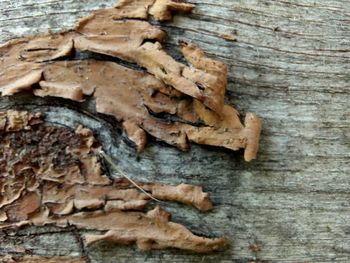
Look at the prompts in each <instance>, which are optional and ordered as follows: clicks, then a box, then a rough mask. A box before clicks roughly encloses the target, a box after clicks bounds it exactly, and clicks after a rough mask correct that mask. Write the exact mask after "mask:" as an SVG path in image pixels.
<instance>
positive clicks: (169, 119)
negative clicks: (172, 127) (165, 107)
mask: <svg viewBox="0 0 350 263" xmlns="http://www.w3.org/2000/svg"><path fill="white" fill-rule="evenodd" d="M144 107H145V108H146V109H147V111H148V113H149V114H150V115H151V116H152V117H154V118H156V119H158V120H160V121H162V122H164V123H168V124H174V123H184V124H189V125H191V126H195V127H206V125H205V123H203V122H202V121H197V122H190V121H186V120H184V119H182V118H181V117H178V116H176V115H173V114H170V113H168V112H154V111H152V109H151V108H149V107H148V106H147V105H144Z"/></svg>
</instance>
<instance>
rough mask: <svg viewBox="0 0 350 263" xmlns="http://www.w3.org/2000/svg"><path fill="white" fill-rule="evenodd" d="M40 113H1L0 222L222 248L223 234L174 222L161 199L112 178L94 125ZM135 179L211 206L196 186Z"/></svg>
mask: <svg viewBox="0 0 350 263" xmlns="http://www.w3.org/2000/svg"><path fill="white" fill-rule="evenodd" d="M40 116H41V115H40V114H39V113H36V114H30V113H28V112H18V111H7V112H1V113H0V123H1V127H0V147H1V149H3V150H2V151H1V152H0V229H7V228H14V227H15V228H17V227H20V226H23V225H36V226H43V225H48V224H54V225H57V226H60V227H65V226H68V225H70V226H71V225H74V226H76V227H78V228H80V229H87V230H98V231H102V233H101V234H99V235H96V234H94V235H91V234H87V235H86V236H85V239H86V242H87V244H92V243H95V242H97V241H100V240H106V241H112V242H115V243H119V244H132V243H137V245H138V246H139V248H140V249H144V250H149V249H163V248H169V247H173V248H179V249H185V250H191V251H194V252H199V253H204V252H211V251H215V250H218V249H221V248H223V247H225V245H226V240H225V239H224V238H214V239H211V238H205V237H199V236H196V235H194V234H192V233H191V232H190V231H189V230H188V229H186V228H185V227H184V226H182V225H180V224H177V223H173V222H171V221H170V214H169V213H167V212H165V211H164V210H162V209H161V208H160V207H158V206H157V207H155V208H153V209H151V210H149V209H146V206H147V205H148V204H149V203H150V201H151V200H150V198H149V197H148V196H147V195H146V194H144V193H141V192H140V191H138V190H137V189H136V188H135V187H134V186H133V185H132V184H130V182H129V181H126V180H125V179H121V180H115V181H113V180H111V179H110V178H109V177H107V176H106V175H105V174H104V172H103V168H102V166H101V164H100V162H99V160H98V157H97V153H98V152H99V150H100V146H99V144H98V142H97V141H96V140H95V138H94V136H93V134H92V132H91V131H90V130H89V129H86V128H83V127H82V126H79V127H78V128H77V129H76V130H75V131H73V130H71V129H69V128H65V127H58V126H53V125H50V124H48V123H44V122H43V120H42V119H41V118H40ZM138 184H139V185H140V186H142V187H143V188H144V189H145V190H146V191H147V192H149V193H150V194H152V195H153V196H155V197H156V198H158V199H160V200H169V201H176V202H180V203H184V204H187V205H191V206H193V207H196V208H197V209H199V210H200V211H207V210H210V209H211V208H212V203H211V201H210V199H209V196H208V194H207V193H204V192H203V191H202V188H201V187H198V186H192V185H186V184H181V185H178V186H170V185H165V184H160V183H142V182H138ZM147 210H148V211H147ZM145 211H146V212H145Z"/></svg>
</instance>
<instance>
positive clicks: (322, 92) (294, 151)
mask: <svg viewBox="0 0 350 263" xmlns="http://www.w3.org/2000/svg"><path fill="white" fill-rule="evenodd" d="M191 2H193V3H196V4H197V8H196V9H195V11H194V13H193V14H192V15H190V16H177V17H176V18H175V19H174V21H173V22H172V23H167V24H164V25H163V27H164V29H165V30H166V31H167V32H168V33H169V44H168V45H167V48H168V50H169V51H170V52H171V53H173V54H174V55H177V56H178V54H179V53H178V49H177V46H176V43H177V41H178V40H180V39H182V40H185V41H193V42H196V43H198V44H199V45H200V46H201V47H202V48H204V49H205V50H206V51H207V52H208V53H209V54H211V55H213V56H216V57H219V58H220V59H222V60H223V61H225V62H226V63H227V64H228V65H229V68H230V76H229V77H230V86H229V90H228V93H227V101H228V103H230V104H232V105H235V106H236V107H237V108H238V109H239V110H240V111H241V112H242V113H244V112H247V111H253V112H257V113H258V114H259V115H260V116H261V117H262V118H263V119H264V130H263V135H262V139H261V149H260V152H259V158H258V160H257V161H254V162H252V163H244V161H243V158H242V156H240V155H238V154H235V153H232V152H229V151H222V150H218V149H213V148H206V147H200V146H193V147H192V150H191V151H190V152H189V153H185V154H182V153H180V152H179V151H178V150H176V149H174V148H171V147H168V146H165V145H161V144H158V143H156V142H154V143H152V144H151V145H150V146H149V147H148V148H147V150H146V152H145V153H144V154H142V156H140V158H139V159H136V158H135V155H134V150H133V149H132V147H130V145H129V144H128V143H127V142H126V141H125V139H123V138H122V137H121V136H120V134H121V133H120V129H119V128H118V125H117V124H115V123H113V121H112V120H110V119H104V118H101V116H96V115H94V114H91V113H89V112H93V111H90V110H89V109H93V106H92V105H90V104H89V103H88V104H86V105H84V106H83V107H79V106H77V105H65V102H62V101H59V102H53V101H47V100H41V99H35V100H33V101H32V102H30V103H29V104H28V98H26V97H25V96H17V97H15V98H11V99H8V98H5V99H1V100H0V109H5V108H8V107H17V108H28V109H36V110H47V112H48V118H49V120H50V121H53V122H59V123H62V124H68V125H70V126H74V125H76V124H77V123H83V124H85V125H87V126H89V127H91V128H92V129H94V131H95V132H97V133H98V134H99V138H100V139H101V140H102V141H103V142H104V144H105V146H110V148H109V150H110V152H111V153H113V155H114V156H115V157H116V158H117V159H118V160H119V164H120V165H121V166H122V167H123V168H124V169H125V170H126V171H127V172H129V173H130V174H131V175H132V176H134V177H135V178H136V177H139V178H141V179H143V180H149V181H152V180H157V181H162V182H169V183H180V182H185V181H186V182H188V183H193V184H201V185H203V186H204V188H205V190H207V191H209V192H210V193H211V195H212V197H213V200H214V203H215V205H216V208H215V210H214V211H213V212H210V213H209V214H200V213H198V212H197V211H194V210H193V209H191V208H186V207H183V206H180V205H175V204H168V205H167V206H166V209H167V210H169V211H171V212H172V213H173V215H174V216H173V220H175V221H178V222H181V223H184V224H185V225H187V226H189V227H190V229H191V230H192V231H194V232H196V233H199V234H213V235H217V236H218V235H226V236H227V237H228V238H229V239H230V240H231V247H230V249H228V250H227V251H225V252H222V253H217V254H212V255H194V254H189V253H185V252H181V251H177V250H167V251H156V252H149V253H144V252H140V251H138V250H137V249H136V248H135V247H119V246H115V245H108V244H99V245H94V246H92V247H89V248H85V247H83V246H82V244H81V243H80V240H79V236H80V235H79V233H78V232H77V231H76V230H74V229H66V230H62V229H59V228H53V227H48V228H26V229H23V230H20V231H19V232H11V231H10V232H6V233H1V234H0V244H1V245H0V254H4V253H5V254H6V253H17V252H18V248H24V249H26V251H27V253H33V254H38V255H70V256H79V255H81V254H83V255H85V256H88V257H89V258H90V260H91V261H92V262H250V261H257V262H260V261H263V262H350V236H349V235H350V226H349V222H350V165H349V157H350V140H349V139H350V107H349V101H350V75H349V73H350V63H349V61H350V23H349V21H350V3H349V1H348V0H323V1H314V0H248V1H246V0H229V1H228V0H227V1H225V0H191ZM113 4H114V0H108V1H93V0H80V1H74V0H60V1H58V0H35V1H34V0H13V1H9V0H1V1H0V41H1V42H4V41H6V40H8V39H11V38H13V37H16V36H20V35H28V34H35V33H38V32H46V31H47V30H48V29H50V30H53V31H60V30H64V29H67V28H69V27H71V26H72V25H73V23H74V21H75V20H76V19H77V18H79V17H82V16H84V15H85V14H87V13H88V12H89V11H91V10H93V9H98V8H102V7H107V6H112V5H113ZM223 33H226V34H234V35H235V36H236V39H237V40H236V41H229V40H225V39H223V38H222V37H220V35H222V34H223ZM21 103H26V106H21ZM65 106H67V107H68V108H67V107H65ZM58 116H60V117H58ZM62 116H63V117H62ZM117 128H118V129H117ZM252 245H257V246H259V248H260V249H258V250H259V251H256V250H255V251H254V249H252V248H253V247H252Z"/></svg>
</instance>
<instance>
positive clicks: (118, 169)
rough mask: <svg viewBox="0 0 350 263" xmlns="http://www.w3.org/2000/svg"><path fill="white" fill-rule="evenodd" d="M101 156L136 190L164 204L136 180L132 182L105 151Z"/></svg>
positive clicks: (101, 152)
mask: <svg viewBox="0 0 350 263" xmlns="http://www.w3.org/2000/svg"><path fill="white" fill-rule="evenodd" d="M99 154H100V155H101V156H102V157H103V158H104V159H105V160H106V161H107V162H108V163H109V164H110V165H111V166H112V168H113V169H114V170H115V171H116V172H118V173H119V174H121V175H122V176H123V177H125V178H126V179H128V181H129V182H130V183H132V184H133V185H134V186H135V187H136V188H138V189H139V190H140V191H141V192H142V193H144V194H145V195H147V196H148V197H149V198H151V199H152V200H154V201H157V202H162V201H160V200H158V199H157V198H155V197H153V196H152V195H151V194H149V193H147V192H146V190H144V189H143V188H142V187H141V186H139V185H138V184H137V183H136V182H135V181H134V180H132V179H131V178H130V177H129V176H127V175H126V174H125V173H124V172H123V171H122V170H121V169H120V168H119V167H118V165H116V164H115V163H114V162H113V160H112V158H111V157H110V156H108V155H107V154H106V153H105V152H104V151H100V152H99Z"/></svg>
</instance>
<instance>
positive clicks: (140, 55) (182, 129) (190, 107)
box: [0, 0, 261, 161]
mask: <svg viewBox="0 0 350 263" xmlns="http://www.w3.org/2000/svg"><path fill="white" fill-rule="evenodd" d="M192 8H193V6H192V5H189V4H186V3H180V2H178V1H171V0H165V1H162V0H157V1H150V0H144V1H132V0H125V1H121V2H119V3H118V4H117V5H116V6H115V7H114V8H110V9H102V10H98V11H95V12H93V13H92V14H91V15H89V16H88V17H86V18H83V19H82V20H80V21H79V22H78V23H77V26H76V28H75V29H74V30H73V31H71V32H67V33H61V34H54V35H42V36H37V37H29V38H25V39H18V40H12V41H10V42H8V43H6V44H4V45H3V46H2V47H1V48H0V55H1V56H0V93H1V95H2V96H9V95H13V94H16V93H18V92H23V91H29V92H32V93H33V94H35V95H37V96H56V97H62V98H67V99H71V100H76V101H82V100H84V99H86V97H87V96H93V97H94V98H95V99H96V107H97V111H98V112H100V113H105V114H110V115H113V116H115V117H116V118H117V119H118V120H119V121H121V122H123V127H124V128H125V130H126V133H127V135H128V137H129V138H130V139H131V140H132V141H133V142H134V143H135V144H136V145H137V148H138V151H142V150H143V148H144V147H145V145H146V142H147V134H150V135H152V136H154V137H155V138H157V139H160V140H162V141H165V142H167V143H168V144H171V145H175V146H177V147H178V148H180V149H182V150H186V149H188V148H189V142H195V143H198V144H206V145H213V146H221V147H225V148H228V149H232V150H238V149H241V148H243V149H245V160H247V161H250V160H252V159H254V158H256V155H257V151H258V143H259V137H260V131H261V121H260V119H259V118H258V117H257V116H256V115H255V114H253V113H248V114H247V116H246V118H245V122H244V124H242V123H241V121H240V119H239V116H238V112H237V111H236V110H235V109H234V108H232V107H231V106H229V105H225V104H224V96H225V91H226V85H227V67H226V65H225V64H224V63H222V62H220V61H217V60H215V59H212V58H209V57H207V56H206V55H205V53H204V52H203V51H202V50H201V49H199V48H198V47H197V46H196V45H194V44H186V43H180V49H181V51H182V53H183V55H184V57H185V58H186V60H187V61H188V63H189V64H190V66H187V65H185V64H182V63H180V62H178V61H176V60H174V59H173V58H172V57H171V56H169V55H168V54H167V53H166V52H165V51H164V50H163V49H162V46H161V44H160V42H162V41H164V38H165V33H164V32H163V31H162V30H161V29H159V28H158V27H155V26H153V25H151V24H150V23H149V22H147V21H141V20H142V19H143V20H145V19H147V18H148V13H150V14H151V15H153V16H154V17H155V18H156V19H159V20H168V19H170V18H171V11H184V12H189V11H191V10H192ZM135 18H137V19H135ZM77 51H92V52H96V53H100V54H107V55H110V56H115V57H118V58H120V59H122V60H126V61H129V62H133V63H137V64H138V65H140V66H142V67H144V68H145V69H146V70H147V71H148V72H149V73H145V72H140V71H136V70H131V69H128V68H125V67H123V66H120V65H118V64H117V63H114V62H107V61H95V60H84V61H72V56H71V54H72V53H74V52H77ZM57 59H60V60H64V61H57ZM164 115H166V116H170V117H171V118H164V117H161V116H164Z"/></svg>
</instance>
